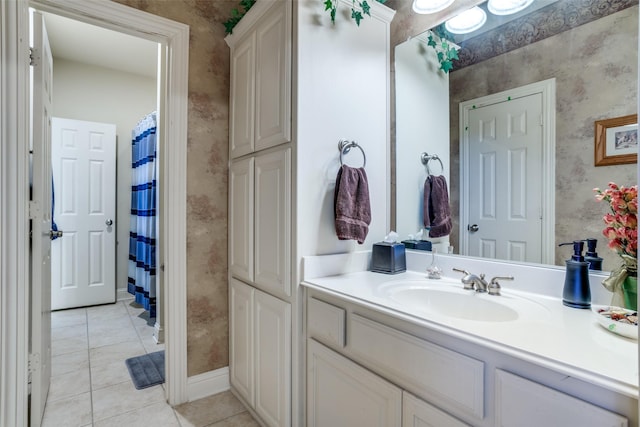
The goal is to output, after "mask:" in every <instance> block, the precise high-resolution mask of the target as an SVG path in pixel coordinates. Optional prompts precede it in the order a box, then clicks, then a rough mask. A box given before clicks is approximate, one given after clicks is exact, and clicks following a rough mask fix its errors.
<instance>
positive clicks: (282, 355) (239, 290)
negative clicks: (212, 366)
mask: <svg viewBox="0 0 640 427" xmlns="http://www.w3.org/2000/svg"><path fill="white" fill-rule="evenodd" d="M229 301H230V303H229V305H230V325H229V326H230V333H229V348H230V363H229V364H230V375H229V377H230V382H231V385H232V386H233V388H234V389H235V390H236V391H237V392H238V393H239V394H240V396H241V397H242V398H243V399H244V400H245V402H246V403H247V404H248V405H250V406H251V407H252V408H253V409H254V410H255V411H256V413H257V414H258V415H259V416H260V418H261V419H262V420H263V421H264V422H265V424H266V425H268V426H277V427H284V426H290V425H291V406H290V405H291V304H289V303H287V302H284V301H282V300H280V299H278V298H275V297H273V296H271V295H269V294H266V293H264V292H261V291H259V290H257V289H255V288H254V287H252V286H249V285H247V284H245V283H242V282H240V281H238V280H235V279H230V285H229Z"/></svg>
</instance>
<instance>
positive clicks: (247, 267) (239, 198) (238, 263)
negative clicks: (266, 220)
mask: <svg viewBox="0 0 640 427" xmlns="http://www.w3.org/2000/svg"><path fill="white" fill-rule="evenodd" d="M253 185H254V183H253V157H249V158H247V159H242V160H237V161H233V162H231V166H230V167H229V270H230V271H231V274H232V275H233V277H236V278H238V279H242V280H244V281H246V282H253V193H254V191H253V188H254V187H253Z"/></svg>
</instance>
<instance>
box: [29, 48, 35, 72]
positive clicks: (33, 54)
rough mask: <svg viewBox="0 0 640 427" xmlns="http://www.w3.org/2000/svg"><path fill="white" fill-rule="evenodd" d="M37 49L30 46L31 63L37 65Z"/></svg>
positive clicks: (33, 65)
mask: <svg viewBox="0 0 640 427" xmlns="http://www.w3.org/2000/svg"><path fill="white" fill-rule="evenodd" d="M35 52H36V50H35V49H34V48H32V47H30V48H29V65H30V66H32V67H35V65H36V53H35Z"/></svg>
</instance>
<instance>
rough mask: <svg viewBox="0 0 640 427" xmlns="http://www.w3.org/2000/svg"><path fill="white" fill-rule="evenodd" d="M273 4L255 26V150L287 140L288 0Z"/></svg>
mask: <svg viewBox="0 0 640 427" xmlns="http://www.w3.org/2000/svg"><path fill="white" fill-rule="evenodd" d="M274 3H275V5H274V6H273V8H272V9H271V10H270V11H269V13H268V14H267V15H265V16H264V18H262V19H261V20H260V25H259V26H258V28H257V29H256V109H255V129H256V130H255V149H256V151H258V150H262V149H264V148H268V147H273V146H274V145H278V144H282V143H285V142H289V141H290V140H291V14H290V8H291V2H288V1H277V2H274Z"/></svg>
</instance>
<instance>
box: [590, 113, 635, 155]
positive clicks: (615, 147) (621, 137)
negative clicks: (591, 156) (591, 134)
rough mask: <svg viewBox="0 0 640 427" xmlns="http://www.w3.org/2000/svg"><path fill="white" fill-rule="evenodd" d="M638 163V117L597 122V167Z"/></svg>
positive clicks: (631, 116) (624, 117) (632, 115)
mask: <svg viewBox="0 0 640 427" xmlns="http://www.w3.org/2000/svg"><path fill="white" fill-rule="evenodd" d="M637 162H638V115H637V114H631V115H630V116H623V117H616V118H614V119H606V120H597V121H596V122H595V165H596V166H611V165H623V164H626V163H637Z"/></svg>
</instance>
